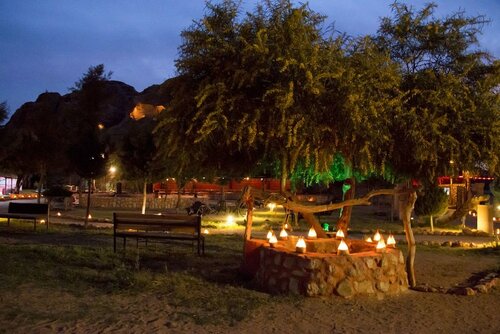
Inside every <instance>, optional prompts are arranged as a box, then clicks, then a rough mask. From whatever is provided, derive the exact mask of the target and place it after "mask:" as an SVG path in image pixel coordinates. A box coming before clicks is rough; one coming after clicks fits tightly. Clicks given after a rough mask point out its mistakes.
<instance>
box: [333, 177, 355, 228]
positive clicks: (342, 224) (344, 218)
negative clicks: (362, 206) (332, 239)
mask: <svg viewBox="0 0 500 334" xmlns="http://www.w3.org/2000/svg"><path fill="white" fill-rule="evenodd" d="M344 185H348V186H349V189H348V190H347V191H346V192H345V194H344V196H343V200H344V201H346V200H350V199H353V198H354V194H355V192H356V179H355V178H354V176H352V177H351V178H349V179H347V180H345V182H344ZM351 214H352V206H346V207H344V208H342V214H341V216H340V219H339V220H338V222H337V230H342V231H343V232H344V234H345V235H346V236H347V228H348V227H349V223H350V222H351Z"/></svg>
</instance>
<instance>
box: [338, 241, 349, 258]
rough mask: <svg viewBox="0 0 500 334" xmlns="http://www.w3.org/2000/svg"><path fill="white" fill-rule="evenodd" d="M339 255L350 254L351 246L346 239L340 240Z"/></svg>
mask: <svg viewBox="0 0 500 334" xmlns="http://www.w3.org/2000/svg"><path fill="white" fill-rule="evenodd" d="M337 255H349V247H348V246H347V244H346V243H345V241H344V239H342V240H340V244H339V247H338V248H337Z"/></svg>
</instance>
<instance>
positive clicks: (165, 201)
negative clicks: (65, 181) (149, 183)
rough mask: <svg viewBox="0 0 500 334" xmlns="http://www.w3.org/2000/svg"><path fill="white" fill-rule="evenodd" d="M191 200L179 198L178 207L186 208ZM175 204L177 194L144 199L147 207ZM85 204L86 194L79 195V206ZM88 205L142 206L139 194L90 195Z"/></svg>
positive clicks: (137, 207)
mask: <svg viewBox="0 0 500 334" xmlns="http://www.w3.org/2000/svg"><path fill="white" fill-rule="evenodd" d="M192 202H193V199H192V198H181V203H180V206H179V207H180V208H181V209H183V208H187V207H189V206H191V204H192ZM176 204H177V196H171V197H163V198H153V197H148V198H147V201H146V207H147V208H148V209H157V210H165V209H173V208H175V205H176ZM86 205H87V196H82V197H80V206H84V207H85V206H86ZM90 206H91V207H92V208H113V209H140V208H142V197H140V196H130V197H108V196H106V197H104V196H92V197H91V199H90Z"/></svg>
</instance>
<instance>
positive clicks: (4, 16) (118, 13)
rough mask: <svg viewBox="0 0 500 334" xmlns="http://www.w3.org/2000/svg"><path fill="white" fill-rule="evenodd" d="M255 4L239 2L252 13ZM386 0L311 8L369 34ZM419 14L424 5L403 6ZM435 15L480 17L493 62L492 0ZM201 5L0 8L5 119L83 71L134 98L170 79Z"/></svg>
mask: <svg viewBox="0 0 500 334" xmlns="http://www.w3.org/2000/svg"><path fill="white" fill-rule="evenodd" d="M256 2H257V1H255V0H244V1H243V9H244V10H245V11H247V10H253V8H254V4H255V3H256ZM392 2H393V1H392V0H311V1H309V4H310V8H311V9H313V10H315V11H317V12H319V13H322V14H324V15H327V16H328V18H327V20H326V22H327V23H334V24H335V28H336V30H339V31H342V32H346V33H347V34H349V35H352V36H356V35H362V34H371V33H375V32H376V30H377V28H378V24H379V18H380V17H383V16H389V15H390V8H389V5H390V4H391V3H392ZM406 2H407V3H411V4H412V5H414V6H415V7H416V8H419V9H420V8H422V6H423V4H424V3H427V2H429V1H427V0H426V1H406ZM436 2H437V4H438V9H437V15H438V16H443V15H445V14H450V13H452V12H454V11H457V10H458V9H464V10H465V11H466V13H467V14H468V15H469V16H473V15H479V14H484V15H486V16H487V17H488V18H489V19H490V20H492V22H491V23H490V24H489V25H487V26H485V27H484V30H483V35H482V36H480V43H481V47H482V48H483V49H486V50H487V51H489V52H490V53H491V54H493V55H494V56H495V57H496V58H499V56H500V0H443V1H436ZM204 8H205V2H204V1H203V0H184V1H182V0H147V1H144V0H120V1H115V0H85V1H82V0H78V1H77V0H64V1H61V0H60V1H56V0H0V102H2V101H5V100H6V101H7V104H8V105H9V109H10V112H11V113H12V112H14V111H15V110H16V109H17V108H19V107H20V106H21V105H22V104H23V103H25V102H28V101H34V100H35V99H36V97H37V96H38V95H39V94H41V93H43V92H45V91H49V92H59V93H61V94H66V93H68V88H70V87H72V86H73V85H74V83H75V81H77V80H78V79H79V78H81V76H82V75H83V73H85V72H86V71H87V69H88V68H89V66H93V65H98V64H104V65H105V67H106V69H107V70H108V71H113V76H112V79H113V80H119V81H123V82H125V83H127V84H129V85H132V86H134V87H135V89H136V90H137V91H142V90H143V89H144V88H146V87H148V86H150V85H152V84H158V83H161V82H163V81H164V80H165V79H167V78H170V77H172V76H175V73H176V72H175V66H174V60H175V58H176V57H177V47H178V46H179V45H180V43H181V39H180V32H181V31H182V30H183V29H185V28H187V27H189V26H190V24H191V22H192V20H193V19H199V18H201V17H202V16H203V13H204Z"/></svg>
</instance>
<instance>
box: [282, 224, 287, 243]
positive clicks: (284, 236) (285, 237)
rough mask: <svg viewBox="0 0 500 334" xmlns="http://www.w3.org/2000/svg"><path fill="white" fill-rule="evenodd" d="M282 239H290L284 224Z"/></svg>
mask: <svg viewBox="0 0 500 334" xmlns="http://www.w3.org/2000/svg"><path fill="white" fill-rule="evenodd" d="M280 239H283V240H286V239H288V233H286V230H285V227H284V226H283V228H282V229H281V231H280Z"/></svg>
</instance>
